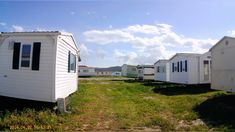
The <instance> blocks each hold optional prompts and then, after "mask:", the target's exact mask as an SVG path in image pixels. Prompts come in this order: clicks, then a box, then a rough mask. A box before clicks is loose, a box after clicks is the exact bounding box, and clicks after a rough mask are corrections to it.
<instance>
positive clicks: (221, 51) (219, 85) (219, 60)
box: [210, 36, 235, 92]
mask: <svg viewBox="0 0 235 132" xmlns="http://www.w3.org/2000/svg"><path fill="white" fill-rule="evenodd" d="M210 51H211V57H212V68H211V69H212V75H211V88H212V89H217V90H224V91H228V92H235V38H233V37H227V36H225V37H223V38H222V39H221V40H220V41H219V42H218V43H216V44H215V45H214V46H213V47H212V48H211V49H210Z"/></svg>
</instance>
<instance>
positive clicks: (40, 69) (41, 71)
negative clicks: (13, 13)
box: [0, 31, 80, 102]
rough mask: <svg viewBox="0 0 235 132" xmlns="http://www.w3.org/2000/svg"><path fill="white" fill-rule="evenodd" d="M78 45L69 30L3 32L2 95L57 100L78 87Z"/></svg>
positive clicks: (0, 56) (0, 50) (0, 49)
mask: <svg viewBox="0 0 235 132" xmlns="http://www.w3.org/2000/svg"><path fill="white" fill-rule="evenodd" d="M79 60H80V56H79V49H78V47H77V44H76V42H75V40H74V37H73V35H72V34H70V33H65V32H59V31H53V32H2V33H1V34H0V85H1V86H0V95H2V96H8V97H15V98H21V99H28V100H37V101H46V102H56V101H58V99H60V98H62V99H64V98H66V97H67V96H69V95H70V94H72V93H73V92H75V91H76V90H77V85H78V81H77V78H78V72H77V64H78V62H79Z"/></svg>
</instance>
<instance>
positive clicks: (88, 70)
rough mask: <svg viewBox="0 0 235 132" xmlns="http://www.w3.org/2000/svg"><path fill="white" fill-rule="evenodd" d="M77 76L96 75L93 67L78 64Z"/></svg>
mask: <svg viewBox="0 0 235 132" xmlns="http://www.w3.org/2000/svg"><path fill="white" fill-rule="evenodd" d="M78 76H79V77H92V76H96V72H95V68H94V67H88V66H85V65H80V66H79V67H78Z"/></svg>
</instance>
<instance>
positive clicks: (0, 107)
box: [0, 96, 56, 114]
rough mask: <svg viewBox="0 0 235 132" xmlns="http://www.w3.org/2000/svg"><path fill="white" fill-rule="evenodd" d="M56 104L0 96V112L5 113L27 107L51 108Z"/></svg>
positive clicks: (38, 109)
mask: <svg viewBox="0 0 235 132" xmlns="http://www.w3.org/2000/svg"><path fill="white" fill-rule="evenodd" d="M55 106H56V104H55V103H49V102H40V101H32V100H24V99H17V98H10V97H4V96H0V114H5V113H6V112H7V111H9V112H12V111H16V110H17V111H22V110H25V109H34V110H36V111H40V110H44V109H51V110H53V108H54V107H55Z"/></svg>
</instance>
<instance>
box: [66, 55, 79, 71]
mask: <svg viewBox="0 0 235 132" xmlns="http://www.w3.org/2000/svg"><path fill="white" fill-rule="evenodd" d="M68 56H69V58H68V59H70V60H68V62H69V65H68V69H69V71H68V73H77V56H76V55H75V54H73V53H72V52H71V51H69V52H68ZM72 56H74V63H75V66H74V69H73V70H72V69H71V64H72V63H71V60H72V59H71V57H72Z"/></svg>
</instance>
